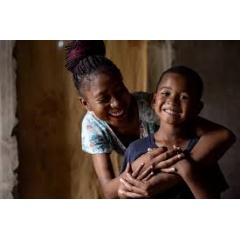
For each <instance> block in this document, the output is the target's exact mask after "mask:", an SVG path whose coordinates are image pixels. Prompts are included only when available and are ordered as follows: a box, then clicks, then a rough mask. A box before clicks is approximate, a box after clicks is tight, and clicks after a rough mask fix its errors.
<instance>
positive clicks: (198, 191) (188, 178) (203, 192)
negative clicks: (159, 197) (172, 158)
mask: <svg viewBox="0 0 240 240" xmlns="http://www.w3.org/2000/svg"><path fill="white" fill-rule="evenodd" d="M173 167H174V168H175V171H176V173H177V174H178V175H180V176H181V177H182V179H183V180H184V181H185V183H186V184H187V185H188V187H189V189H190V190H191V192H192V194H193V195H194V197H195V198H216V197H217V196H216V194H215V191H212V190H211V189H210V188H209V187H208V186H207V184H206V181H205V180H204V176H201V174H199V171H198V169H197V168H196V167H194V165H193V164H192V163H190V162H189V161H188V160H186V159H183V160H181V161H179V162H178V163H176V164H175V165H174V166H173Z"/></svg>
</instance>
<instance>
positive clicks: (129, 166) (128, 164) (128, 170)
mask: <svg viewBox="0 0 240 240" xmlns="http://www.w3.org/2000/svg"><path fill="white" fill-rule="evenodd" d="M125 173H130V174H131V173H132V166H131V164H130V163H129V162H128V163H127V167H126V169H125Z"/></svg>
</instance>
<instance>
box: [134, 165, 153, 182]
mask: <svg viewBox="0 0 240 240" xmlns="http://www.w3.org/2000/svg"><path fill="white" fill-rule="evenodd" d="M153 175H154V173H153V166H152V165H150V166H149V167H147V168H146V169H145V170H144V171H143V172H142V173H141V174H140V175H139V176H138V177H137V180H139V181H142V180H145V181H147V180H146V178H147V179H148V180H149V179H150V178H151V177H152V176H153Z"/></svg>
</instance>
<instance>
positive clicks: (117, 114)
mask: <svg viewBox="0 0 240 240" xmlns="http://www.w3.org/2000/svg"><path fill="white" fill-rule="evenodd" d="M123 114H124V109H122V110H121V111H118V112H111V113H110V115H111V116H112V117H121V116H122V115H123Z"/></svg>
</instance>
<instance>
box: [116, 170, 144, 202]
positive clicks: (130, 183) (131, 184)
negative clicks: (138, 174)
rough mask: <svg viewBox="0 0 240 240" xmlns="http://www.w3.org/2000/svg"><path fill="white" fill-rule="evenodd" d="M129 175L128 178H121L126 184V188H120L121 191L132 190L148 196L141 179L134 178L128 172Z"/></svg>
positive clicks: (142, 195) (134, 192)
mask: <svg viewBox="0 0 240 240" xmlns="http://www.w3.org/2000/svg"><path fill="white" fill-rule="evenodd" d="M127 177H128V179H127V180H126V179H124V178H120V182H121V183H122V184H123V185H124V187H125V190H123V189H120V190H119V191H126V192H131V193H133V194H137V195H141V197H146V196H147V192H146V190H145V189H143V188H141V187H142V186H143V184H142V183H141V182H140V181H138V180H136V179H134V178H133V177H132V176H131V175H130V174H127ZM140 186H141V187H140ZM127 196H129V194H128V195H127Z"/></svg>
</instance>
